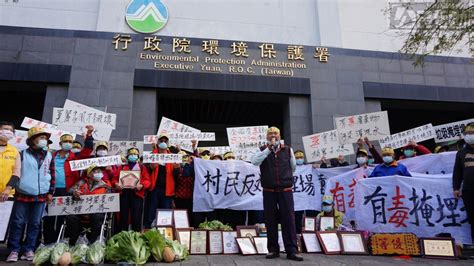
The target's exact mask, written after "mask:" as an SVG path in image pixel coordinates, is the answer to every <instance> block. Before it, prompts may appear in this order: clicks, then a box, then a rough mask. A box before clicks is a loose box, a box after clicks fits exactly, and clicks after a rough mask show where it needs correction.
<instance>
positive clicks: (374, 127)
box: [334, 111, 390, 144]
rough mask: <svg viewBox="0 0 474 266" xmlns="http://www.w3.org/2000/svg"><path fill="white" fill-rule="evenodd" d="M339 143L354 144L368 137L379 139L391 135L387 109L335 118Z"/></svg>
mask: <svg viewBox="0 0 474 266" xmlns="http://www.w3.org/2000/svg"><path fill="white" fill-rule="evenodd" d="M334 122H335V126H336V130H337V133H338V136H339V143H341V144H352V143H356V142H357V140H358V139H360V138H364V137H368V138H369V140H378V139H381V138H383V137H385V136H390V127H389V125H388V115H387V111H382V112H374V113H367V114H359V115H351V116H344V117H337V118H334Z"/></svg>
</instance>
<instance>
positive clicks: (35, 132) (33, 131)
mask: <svg viewBox="0 0 474 266" xmlns="http://www.w3.org/2000/svg"><path fill="white" fill-rule="evenodd" d="M39 135H46V136H47V137H48V139H49V138H50V137H51V133H48V132H46V131H44V128H41V127H32V128H30V129H29V130H28V138H27V139H26V144H28V145H29V146H31V145H32V143H31V140H32V139H33V137H36V136H39Z"/></svg>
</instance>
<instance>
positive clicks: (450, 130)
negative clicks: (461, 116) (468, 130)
mask: <svg viewBox="0 0 474 266" xmlns="http://www.w3.org/2000/svg"><path fill="white" fill-rule="evenodd" d="M472 122H474V118H471V119H466V120H462V121H458V122H453V123H449V124H444V125H438V126H435V127H434V130H435V133H436V137H435V142H436V143H440V142H446V141H451V140H460V139H462V138H463V137H464V127H465V126H466V125H467V124H469V123H472Z"/></svg>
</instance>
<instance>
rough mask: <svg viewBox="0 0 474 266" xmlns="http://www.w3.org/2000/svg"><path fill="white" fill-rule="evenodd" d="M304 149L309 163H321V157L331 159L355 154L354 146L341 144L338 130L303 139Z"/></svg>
mask: <svg viewBox="0 0 474 266" xmlns="http://www.w3.org/2000/svg"><path fill="white" fill-rule="evenodd" d="M303 147H304V152H305V154H306V160H307V161H308V162H316V161H319V160H321V157H325V158H328V159H329V158H336V157H337V156H339V155H350V154H354V147H353V146H352V144H339V139H338V137H337V131H336V130H330V131H326V132H322V133H317V134H313V135H309V136H305V137H303Z"/></svg>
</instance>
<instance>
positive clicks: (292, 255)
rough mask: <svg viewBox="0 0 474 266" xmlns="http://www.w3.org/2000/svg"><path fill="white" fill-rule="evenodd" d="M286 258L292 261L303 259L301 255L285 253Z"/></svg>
mask: <svg viewBox="0 0 474 266" xmlns="http://www.w3.org/2000/svg"><path fill="white" fill-rule="evenodd" d="M286 258H287V259H289V260H294V261H303V257H301V256H298V255H297V254H288V255H286Z"/></svg>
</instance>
